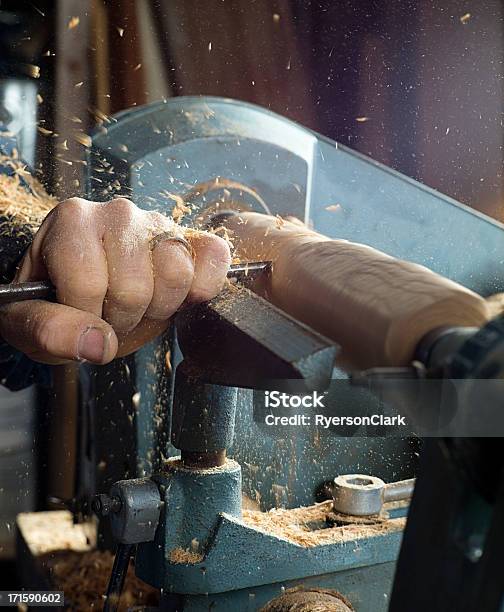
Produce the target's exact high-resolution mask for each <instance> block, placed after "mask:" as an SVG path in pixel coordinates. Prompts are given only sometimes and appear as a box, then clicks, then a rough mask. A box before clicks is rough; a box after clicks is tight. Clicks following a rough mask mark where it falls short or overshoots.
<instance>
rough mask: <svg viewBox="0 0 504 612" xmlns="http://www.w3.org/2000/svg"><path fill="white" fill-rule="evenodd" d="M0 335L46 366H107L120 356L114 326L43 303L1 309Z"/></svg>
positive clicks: (17, 303) (65, 308) (94, 317)
mask: <svg viewBox="0 0 504 612" xmlns="http://www.w3.org/2000/svg"><path fill="white" fill-rule="evenodd" d="M0 335H1V336H2V338H3V339H4V340H5V341H6V342H8V343H9V344H10V345H12V346H13V347H15V348H17V349H19V350H20V351H22V352H23V353H25V354H26V355H28V357H30V358H31V359H33V360H35V361H41V362H43V363H52V364H55V363H62V362H65V361H68V360H78V361H91V362H93V363H99V364H103V363H108V362H109V361H112V359H114V357H115V355H116V353H117V337H116V335H115V332H114V330H113V329H112V327H111V326H110V325H109V324H108V323H106V322H105V321H103V319H100V318H99V317H97V316H96V315H94V314H91V313H89V312H84V311H83V310H77V309H76V308H71V307H70V306H64V305H62V304H53V303H51V302H45V301H42V300H30V301H26V302H16V303H14V304H8V305H5V306H2V307H1V308H0Z"/></svg>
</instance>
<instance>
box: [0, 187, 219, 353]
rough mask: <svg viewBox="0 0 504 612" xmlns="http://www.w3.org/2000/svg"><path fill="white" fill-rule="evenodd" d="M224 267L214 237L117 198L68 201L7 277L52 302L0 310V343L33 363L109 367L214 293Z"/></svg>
mask: <svg viewBox="0 0 504 612" xmlns="http://www.w3.org/2000/svg"><path fill="white" fill-rule="evenodd" d="M184 243H185V244H184ZM186 245H187V246H186ZM229 264H230V253H229V248H228V245H227V244H226V242H225V241H224V240H222V239H221V238H219V237H217V236H215V235H212V234H208V233H206V232H195V231H191V232H186V233H184V230H183V228H181V227H179V226H177V225H176V224H175V223H174V222H173V220H172V219H170V218H167V217H165V216H164V215H162V214H160V213H158V212H151V211H144V210H141V209H140V208H138V207H136V206H135V205H134V204H133V203H132V202H131V201H129V200H127V199H125V198H115V199H113V200H111V201H109V202H103V203H102V202H89V201H87V200H83V199H80V198H71V199H68V200H65V201H64V202H61V203H60V204H58V205H57V206H56V207H55V208H54V209H53V210H52V211H51V212H50V213H49V214H48V215H47V217H46V218H45V220H44V222H43V223H42V225H41V226H40V229H39V230H38V232H37V233H36V235H35V238H34V240H33V243H32V244H31V246H30V248H29V250H28V251H27V253H26V254H25V256H24V258H23V260H22V263H21V265H20V267H19V270H18V273H17V274H16V278H15V282H21V281H33V280H46V279H49V280H50V281H51V282H52V283H53V285H54V286H55V287H56V297H57V303H52V302H46V301H42V300H31V301H26V302H16V303H13V304H9V305H6V306H3V307H2V308H1V309H0V335H1V336H2V337H3V338H4V339H5V340H6V341H7V342H8V343H9V344H11V345H12V346H14V347H15V348H17V349H19V350H21V351H22V352H24V353H25V354H27V355H28V356H29V357H30V358H32V359H34V360H35V361H40V362H43V363H51V364H60V363H65V362H67V361H70V360H78V361H83V360H86V361H90V362H93V363H98V364H104V363H108V362H110V361H111V360H112V359H114V358H115V357H119V356H123V355H127V354H128V353H131V352H133V351H134V350H136V349H137V348H139V347H140V346H141V345H143V344H144V343H146V342H148V341H149V340H152V339H153V338H154V337H156V336H157V335H159V334H160V333H161V332H163V331H164V330H165V329H166V327H167V326H168V322H169V319H170V317H171V316H172V315H173V314H174V313H175V312H176V311H177V309H178V308H180V306H181V305H182V304H183V303H184V302H198V301H205V300H209V299H211V298H212V297H214V296H215V295H217V294H218V293H219V291H220V290H221V288H222V286H223V284H224V281H225V278H226V274H227V271H228V269H229Z"/></svg>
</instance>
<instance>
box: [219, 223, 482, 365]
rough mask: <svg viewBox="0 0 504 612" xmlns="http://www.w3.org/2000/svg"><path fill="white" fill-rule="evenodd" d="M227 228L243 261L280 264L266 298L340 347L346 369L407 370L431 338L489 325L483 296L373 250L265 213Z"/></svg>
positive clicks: (425, 269) (274, 269)
mask: <svg viewBox="0 0 504 612" xmlns="http://www.w3.org/2000/svg"><path fill="white" fill-rule="evenodd" d="M226 227H228V228H229V229H230V230H232V232H233V235H234V242H235V246H236V248H237V254H238V255H239V256H240V257H241V258H243V259H245V260H255V259H263V260H266V259H267V260H272V261H273V268H272V273H271V275H270V278H269V280H268V282H267V286H265V288H264V294H265V297H267V298H268V299H269V300H271V301H272V302H273V303H274V304H276V305H277V306H278V307H279V308H281V309H283V310H285V311H286V312H288V313H289V314H291V315H292V316H294V317H296V318H297V319H299V320H301V321H303V322H304V323H306V324H308V325H310V326H311V327H312V328H314V329H315V330H317V331H319V332H321V333H323V334H324V335H326V336H328V337H329V338H331V339H333V340H334V341H336V342H337V343H339V344H340V345H341V347H342V353H341V359H340V365H342V366H343V367H346V368H349V369H356V368H358V369H364V368H368V367H373V366H387V365H390V366H400V365H406V364H408V363H410V362H411V360H412V358H413V356H414V354H415V349H416V347H417V345H418V343H419V342H420V340H421V339H422V338H423V337H424V335H425V334H426V333H427V332H429V331H431V330H433V329H435V328H438V327H444V326H480V325H482V324H484V323H485V322H486V321H487V320H488V318H489V309H488V307H487V305H486V303H485V301H484V300H483V299H482V298H481V297H480V296H479V295H477V294H475V293H473V292H472V291H470V290H468V289H466V288H465V287H462V286H461V285H458V284H457V283H455V282H453V281H450V280H448V279H446V278H443V277H442V276H439V275H438V274H436V273H434V272H432V271H431V270H428V269H427V268H424V267H423V266H419V265H417V264H413V263H409V262H406V261H401V260H399V259H395V258H393V257H390V256H389V255H386V254H385V253H382V252H380V251H377V250H376V249H373V248H371V247H368V246H365V245H362V244H355V243H352V242H348V241H346V240H330V239H329V238H327V237H326V236H323V235H321V234H318V233H316V232H314V231H311V230H310V229H308V228H307V227H304V226H301V225H298V224H296V223H291V222H289V221H284V220H281V219H276V218H274V217H270V216H267V215H262V214H259V213H243V214H240V215H239V216H236V217H231V218H229V219H228V220H227V221H226Z"/></svg>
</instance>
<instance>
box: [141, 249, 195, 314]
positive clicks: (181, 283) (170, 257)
mask: <svg viewBox="0 0 504 612" xmlns="http://www.w3.org/2000/svg"><path fill="white" fill-rule="evenodd" d="M152 268H153V271H154V293H153V296H152V300H151V303H150V305H149V308H148V309H147V311H146V313H145V316H146V317H148V318H149V319H154V320H166V319H169V318H170V317H171V316H172V315H173V314H174V313H175V312H176V311H177V309H178V308H180V306H181V305H182V304H183V302H184V300H185V299H186V297H187V295H188V293H189V290H190V289H191V285H192V282H193V277H194V264H193V260H192V257H191V255H190V253H189V251H188V250H187V248H186V247H184V246H183V245H182V244H180V243H178V242H173V241H170V240H169V239H168V240H165V241H163V242H160V243H158V244H157V245H156V246H155V248H154V250H153V251H152Z"/></svg>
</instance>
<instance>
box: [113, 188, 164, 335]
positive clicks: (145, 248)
mask: <svg viewBox="0 0 504 612" xmlns="http://www.w3.org/2000/svg"><path fill="white" fill-rule="evenodd" d="M105 214H106V221H105V226H106V230H105V232H104V235H103V246H104V249H105V253H106V258H107V268H108V289H107V294H106V297H105V302H104V305H103V318H104V319H105V320H106V321H108V322H109V323H110V324H111V325H112V326H113V327H114V329H115V330H116V331H117V332H119V333H127V332H129V331H131V330H132V329H134V328H135V327H136V325H137V324H138V323H139V321H140V320H141V319H142V317H143V316H144V313H145V311H146V310H147V307H148V306H149V304H150V302H151V300H152V295H153V291H154V278H153V271H152V261H151V253H150V244H149V238H150V236H149V232H148V228H147V225H146V217H145V215H144V214H143V213H142V211H141V210H140V209H139V208H137V207H136V206H135V205H134V204H133V203H132V202H130V201H129V200H127V199H125V198H117V199H115V200H112V201H111V202H109V203H108V204H107V205H106V211H105Z"/></svg>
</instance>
